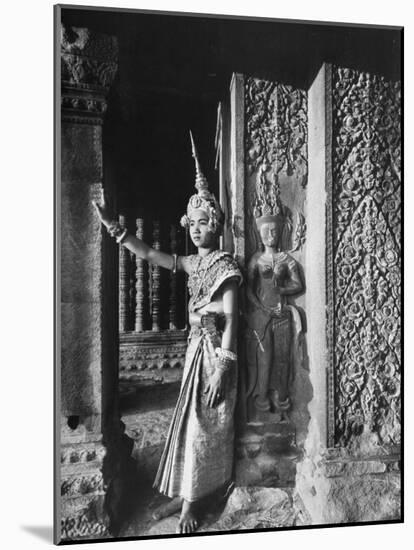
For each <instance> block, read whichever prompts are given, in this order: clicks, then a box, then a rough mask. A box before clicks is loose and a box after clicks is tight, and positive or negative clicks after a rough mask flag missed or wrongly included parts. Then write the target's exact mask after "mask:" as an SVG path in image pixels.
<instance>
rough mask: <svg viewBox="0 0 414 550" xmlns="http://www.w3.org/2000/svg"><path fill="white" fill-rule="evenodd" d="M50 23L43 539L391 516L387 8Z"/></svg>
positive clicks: (394, 253)
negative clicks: (370, 20) (49, 385)
mask: <svg viewBox="0 0 414 550" xmlns="http://www.w3.org/2000/svg"><path fill="white" fill-rule="evenodd" d="M55 38H56V40H55V64H56V73H55V85H56V90H55V98H56V110H55V121H56V187H55V197H56V304H55V305H56V323H57V325H56V361H55V363H56V373H55V381H56V384H55V397H56V399H55V403H56V410H55V428H56V432H55V543H57V544H64V543H71V542H82V541H97V542H99V541H105V540H114V539H116V540H127V539H140V538H154V537H160V536H177V537H183V536H200V535H206V534H216V535H219V534H222V533H228V532H239V531H244V532H246V531H260V530H273V531H277V530H279V529H299V528H307V527H311V526H327V525H329V526H332V525H355V524H366V523H384V522H401V521H402V510H401V508H402V501H401V490H400V486H401V483H400V482H401V479H400V478H401V473H400V459H401V453H400V446H401V392H400V386H401V351H400V345H401V342H400V340H401V328H400V327H401V196H402V183H401V161H402V159H401V122H402V120H401V95H402V82H401V76H402V75H401V59H402V28H401V27H378V26H369V25H355V26H353V25H345V24H340V23H338V24H333V23H329V24H327V23H320V22H318V23H316V22H315V23H314V22H311V21H303V22H298V21H295V22H293V21H289V20H283V21H282V20H273V19H255V18H253V17H252V18H249V17H243V18H242V17H236V16H234V17H228V16H227V17H224V16H212V15H205V14H182V13H166V12H155V11H153V12H151V11H138V10H125V9H110V8H90V7H82V6H69V5H68V6H65V5H59V6H56V7H55Z"/></svg>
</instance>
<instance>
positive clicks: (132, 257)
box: [128, 250, 136, 330]
mask: <svg viewBox="0 0 414 550" xmlns="http://www.w3.org/2000/svg"><path fill="white" fill-rule="evenodd" d="M128 256H129V258H128V260H129V269H128V274H129V280H128V293H129V296H128V298H129V301H128V330H134V326H135V320H134V311H135V272H136V263H135V261H136V256H135V254H133V253H132V252H131V251H129V250H128Z"/></svg>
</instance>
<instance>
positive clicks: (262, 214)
mask: <svg viewBox="0 0 414 550" xmlns="http://www.w3.org/2000/svg"><path fill="white" fill-rule="evenodd" d="M266 171H267V170H266V166H262V167H261V168H260V169H259V173H258V175H257V181H256V197H255V204H254V208H253V215H254V217H255V219H256V225H257V228H258V229H259V230H260V227H261V226H262V225H263V224H264V223H269V222H276V223H280V224H282V225H283V224H284V223H285V221H286V213H285V208H284V206H283V204H282V202H281V200H280V189H279V185H278V184H277V181H273V182H269V181H268V180H267V179H266Z"/></svg>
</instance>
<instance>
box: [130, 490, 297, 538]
mask: <svg viewBox="0 0 414 550" xmlns="http://www.w3.org/2000/svg"><path fill="white" fill-rule="evenodd" d="M167 500H168V499H165V497H162V496H160V495H156V494H154V493H148V494H147V495H145V496H143V499H142V503H141V505H140V506H137V509H136V511H135V513H134V514H133V518H132V520H131V521H130V523H129V524H128V525H126V526H125V527H124V529H123V531H122V533H121V534H120V536H121V537H134V536H140V537H142V536H148V537H152V536H156V535H171V534H175V533H176V529H177V525H178V520H179V513H177V514H174V515H173V516H171V517H168V518H165V519H163V520H160V521H155V520H153V519H152V517H151V514H152V512H153V511H154V510H155V509H156V508H157V507H158V506H159V505H160V504H162V503H163V502H166V501H167ZM300 524H301V518H300V514H299V513H298V512H297V511H296V510H295V506H294V502H293V498H292V490H291V489H286V490H283V489H280V488H272V487H234V489H233V491H232V493H231V494H230V496H229V497H228V500H227V503H225V504H224V503H223V504H221V505H219V506H214V504H213V503H210V504H207V506H206V509H205V512H204V515H203V517H202V519H201V525H200V527H199V529H198V530H197V532H200V533H201V532H222V531H239V530H245V529H249V530H250V529H277V528H282V527H293V526H296V525H300Z"/></svg>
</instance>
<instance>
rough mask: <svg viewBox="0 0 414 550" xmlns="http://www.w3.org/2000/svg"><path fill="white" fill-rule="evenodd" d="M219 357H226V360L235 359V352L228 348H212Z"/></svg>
mask: <svg viewBox="0 0 414 550" xmlns="http://www.w3.org/2000/svg"><path fill="white" fill-rule="evenodd" d="M214 351H215V352H216V355H217V357H218V358H219V359H226V360H228V361H237V353H234V351H230V350H229V349H223V348H216V349H215V350H214Z"/></svg>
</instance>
